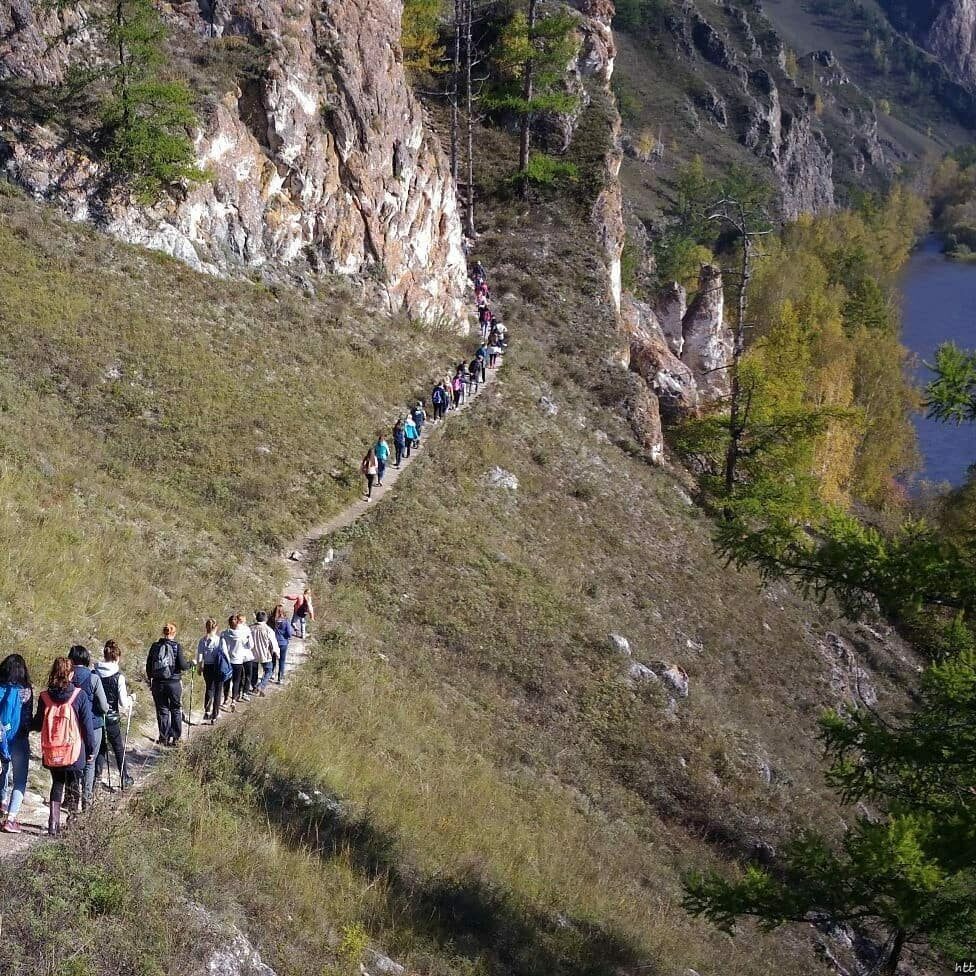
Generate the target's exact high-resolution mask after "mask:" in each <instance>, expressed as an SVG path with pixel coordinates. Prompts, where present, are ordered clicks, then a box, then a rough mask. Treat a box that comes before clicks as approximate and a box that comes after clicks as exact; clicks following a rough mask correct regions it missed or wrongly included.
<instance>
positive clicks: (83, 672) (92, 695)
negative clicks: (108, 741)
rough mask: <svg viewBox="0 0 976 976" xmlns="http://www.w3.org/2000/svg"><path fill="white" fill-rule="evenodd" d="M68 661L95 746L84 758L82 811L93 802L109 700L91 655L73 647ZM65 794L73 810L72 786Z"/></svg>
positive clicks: (81, 647)
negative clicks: (84, 703) (84, 700)
mask: <svg viewBox="0 0 976 976" xmlns="http://www.w3.org/2000/svg"><path fill="white" fill-rule="evenodd" d="M68 660H69V661H70V662H71V663H72V664H73V665H74V674H73V675H72V679H71V680H72V683H73V684H74V686H75V687H76V688H80V689H81V690H82V691H83V692H84V693H85V695H87V696H88V701H89V702H90V703H91V706H92V728H93V729H94V736H95V745H94V748H93V752H92V754H91V755H90V756H86V757H85V760H86V763H85V769H84V776H83V777H82V780H81V786H82V792H81V797H80V799H81V808H82V810H87V809H88V807H89V806H90V805H91V803H92V800H94V798H95V759H96V757H97V756H98V753H99V751H100V749H101V747H102V734H103V732H104V730H105V716H106V715H107V714H108V710H109V705H108V699H107V698H106V697H105V689H104V688H103V687H102V679H101V678H100V677H99V676H98V674H97V673H96V672H94V671H92V669H91V654H90V652H89V650H88V648H87V647H85V646H84V645H83V644H74V645H73V646H72V647H71V648H70V650H69V651H68ZM74 785H76V784H72V788H71V789H69V790H68V802H69V805H72V806H74V805H75V804H76V803H77V800H78V799H79V798H78V797H77V796H75V794H74V792H73V786H74Z"/></svg>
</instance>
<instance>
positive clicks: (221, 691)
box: [197, 617, 234, 725]
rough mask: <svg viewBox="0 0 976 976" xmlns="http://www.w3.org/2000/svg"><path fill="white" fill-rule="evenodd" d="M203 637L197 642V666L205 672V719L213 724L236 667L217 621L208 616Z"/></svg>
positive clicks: (224, 699) (226, 694)
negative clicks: (231, 661) (225, 649)
mask: <svg viewBox="0 0 976 976" xmlns="http://www.w3.org/2000/svg"><path fill="white" fill-rule="evenodd" d="M203 630H204V633H203V637H201V638H200V640H199V641H198V643H197V667H198V668H199V669H200V670H201V671H202V672H203V687H204V692H203V720H204V721H205V722H207V721H209V722H210V724H211V725H213V724H214V723H215V722H216V721H217V718H218V716H219V714H220V706H221V705H222V704H223V703H224V701H226V699H227V696H228V694H229V689H228V688H227V687H226V686H227V685H229V684H230V680H231V678H232V677H233V674H234V669H233V667H232V666H231V663H230V659H229V658H228V657H227V654H226V653H225V651H224V648H223V645H222V644H221V641H220V635H219V634H218V633H217V621H216V620H214V618H213V617H207V619H206V621H205V622H204V625H203Z"/></svg>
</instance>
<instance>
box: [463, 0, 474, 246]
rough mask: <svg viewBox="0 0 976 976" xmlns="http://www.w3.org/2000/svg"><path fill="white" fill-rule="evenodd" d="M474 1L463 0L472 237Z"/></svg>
mask: <svg viewBox="0 0 976 976" xmlns="http://www.w3.org/2000/svg"><path fill="white" fill-rule="evenodd" d="M473 6H474V0H464V101H465V108H464V116H465V119H464V121H465V129H466V136H467V140H466V141H467V152H468V167H467V183H468V185H467V193H466V194H465V206H464V232H465V233H466V234H467V235H468V237H474V93H473V91H472V88H471V65H472V63H473V62H474V52H473V51H472V49H471V48H472V44H471V21H472V17H473V11H472V8H473Z"/></svg>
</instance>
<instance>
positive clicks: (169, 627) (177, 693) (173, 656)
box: [146, 624, 191, 747]
mask: <svg viewBox="0 0 976 976" xmlns="http://www.w3.org/2000/svg"><path fill="white" fill-rule="evenodd" d="M190 668H191V664H190V662H189V661H187V659H186V657H185V656H184V654H183V646H182V645H181V644H180V643H179V642H178V641H177V640H176V624H166V625H165V626H164V627H163V636H162V637H160V638H159V640H157V641H156V642H155V643H154V644H153V645H152V646H151V647H150V648H149V653H148V654H147V655H146V677H147V678H148V679H149V688H150V690H151V691H152V697H153V704H154V705H155V706H156V724H157V725H158V726H159V738H158V739H157V740H156V741H157V743H158V744H159V745H161V746H173V747H175V746H176V745H177V743H179V741H180V739H181V738H182V737H183V680H182V678H181V675H182V674H183V673H184V672H186V671H189V670H190Z"/></svg>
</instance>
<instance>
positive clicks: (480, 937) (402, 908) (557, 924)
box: [201, 741, 646, 976]
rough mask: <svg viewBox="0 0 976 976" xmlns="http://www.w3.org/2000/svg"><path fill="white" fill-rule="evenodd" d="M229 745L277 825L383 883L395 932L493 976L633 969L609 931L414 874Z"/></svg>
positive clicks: (340, 816)
mask: <svg viewBox="0 0 976 976" xmlns="http://www.w3.org/2000/svg"><path fill="white" fill-rule="evenodd" d="M229 745H230V747H231V751H232V752H233V753H234V754H235V758H236V760H237V763H238V769H237V773H238V775H239V776H240V777H241V778H242V780H244V781H246V782H249V783H252V784H253V783H256V782H257V783H260V784H261V785H260V786H259V787H258V788H257V792H256V795H255V799H256V800H257V801H258V802H260V803H262V804H263V806H264V809H265V811H266V813H267V815H268V817H269V818H270V820H271V822H272V823H274V824H275V826H276V827H277V828H278V829H279V830H281V831H282V832H283V833H284V834H285V835H286V837H287V838H288V839H289V840H290V841H291V842H292V843H294V844H297V845H301V846H304V847H306V848H308V849H310V850H311V851H313V852H314V853H316V854H317V855H318V856H319V857H321V858H323V859H331V858H336V857H340V856H341V857H344V858H348V859H349V860H351V862H352V863H353V864H354V866H355V867H356V868H357V869H358V870H359V871H361V872H362V873H363V874H364V875H365V876H366V877H367V878H369V879H370V880H373V879H375V878H381V879H382V880H383V882H384V884H385V888H386V891H387V892H388V895H387V897H388V900H389V910H390V914H391V917H393V918H395V919H396V924H397V925H404V924H406V925H408V926H409V927H410V928H411V929H412V930H413V931H414V932H415V933H417V934H418V935H421V936H423V937H425V938H426V939H428V940H432V941H434V942H436V943H438V944H440V945H442V946H445V947H450V949H451V951H452V952H454V953H460V954H463V955H466V956H469V957H479V958H480V959H481V960H482V962H483V963H485V964H486V965H487V966H488V968H489V971H491V972H493V973H499V974H501V973H505V974H519V976H610V974H614V976H620V974H621V973H623V972H627V971H629V970H632V969H636V967H637V965H638V963H639V961H640V959H641V957H640V955H639V954H638V951H637V950H636V948H635V947H634V946H633V945H631V944H630V943H629V942H628V941H627V940H625V939H624V938H622V937H621V936H620V935H618V934H617V933H614V932H613V931H612V930H611V929H610V928H608V927H607V926H604V925H598V924H596V923H594V922H592V921H589V920H585V919H579V918H572V917H568V916H565V915H550V914H547V913H544V912H540V911H539V910H538V909H535V908H532V907H531V906H527V905H525V904H524V903H522V902H521V901H520V900H519V899H517V898H516V897H515V896H514V895H513V894H512V893H510V892H508V891H506V890H505V889H503V888H502V887H500V886H499V885H497V884H495V883H493V882H490V881H487V880H485V879H484V878H481V877H479V876H477V875H476V873H475V872H474V871H469V872H468V874H467V876H466V877H461V878H458V877H453V878H431V877H426V876H421V875H420V874H419V873H418V874H415V873H413V872H410V871H409V870H407V869H405V868H404V858H403V856H402V855H401V853H400V851H399V849H398V843H397V839H396V837H395V835H394V833H393V832H391V831H389V830H386V829H385V828H382V827H380V826H378V825H376V824H374V823H373V822H372V821H371V820H370V819H369V818H368V817H363V816H359V815H355V816H352V815H350V814H349V812H348V811H347V810H346V809H345V807H344V805H343V803H342V802H341V800H340V799H339V798H338V797H335V796H331V795H327V794H326V793H324V792H322V791H321V790H318V789H317V788H316V787H311V786H308V785H304V784H299V783H296V782H295V781H293V780H290V779H286V778H283V777H281V776H279V775H278V774H276V773H275V772H274V771H272V770H267V771H264V770H262V771H259V772H258V774H257V775H255V773H256V771H255V769H254V767H253V764H252V761H251V760H252V758H253V757H252V756H250V755H248V751H247V745H246V743H242V742H238V741H232V742H231V743H229ZM241 747H243V751H239V749H241ZM201 758H202V757H201ZM204 762H205V760H204ZM645 962H646V960H645Z"/></svg>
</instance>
